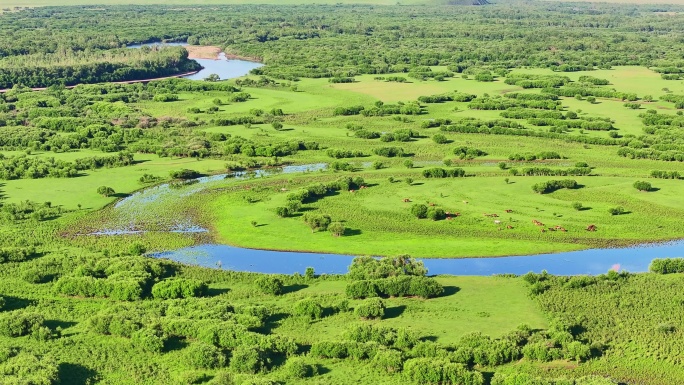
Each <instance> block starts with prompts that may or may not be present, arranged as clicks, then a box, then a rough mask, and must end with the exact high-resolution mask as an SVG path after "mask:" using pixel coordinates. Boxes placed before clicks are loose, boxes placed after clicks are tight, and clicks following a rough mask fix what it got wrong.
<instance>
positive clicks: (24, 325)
mask: <svg viewBox="0 0 684 385" xmlns="http://www.w3.org/2000/svg"><path fill="white" fill-rule="evenodd" d="M44 322H45V319H44V317H43V316H42V315H41V314H38V313H24V312H16V311H15V312H8V313H3V314H1V315H0V335H1V336H4V337H21V336H25V335H29V334H36V333H39V332H40V330H41V328H42V327H43V323H44Z"/></svg>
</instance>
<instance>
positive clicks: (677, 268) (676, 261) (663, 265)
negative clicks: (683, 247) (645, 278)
mask: <svg viewBox="0 0 684 385" xmlns="http://www.w3.org/2000/svg"><path fill="white" fill-rule="evenodd" d="M648 270H649V271H650V272H652V273H657V274H674V273H684V258H656V259H654V260H652V261H651V264H650V265H649V266H648Z"/></svg>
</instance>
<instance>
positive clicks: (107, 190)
mask: <svg viewBox="0 0 684 385" xmlns="http://www.w3.org/2000/svg"><path fill="white" fill-rule="evenodd" d="M97 193H98V194H100V195H102V196H103V197H105V198H106V197H110V196H112V195H114V194H115V192H114V189H113V188H111V187H107V186H100V187H98V188H97Z"/></svg>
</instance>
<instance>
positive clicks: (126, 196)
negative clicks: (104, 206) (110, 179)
mask: <svg viewBox="0 0 684 385" xmlns="http://www.w3.org/2000/svg"><path fill="white" fill-rule="evenodd" d="M129 196H131V194H126V193H116V194H112V195H110V197H114V198H128V197H129Z"/></svg>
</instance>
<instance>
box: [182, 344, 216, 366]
mask: <svg viewBox="0 0 684 385" xmlns="http://www.w3.org/2000/svg"><path fill="white" fill-rule="evenodd" d="M184 350H185V359H186V361H187V362H188V363H189V364H190V366H192V367H193V368H197V369H215V368H221V367H223V366H225V365H226V356H225V355H223V352H221V350H220V349H219V348H217V347H215V346H214V345H210V344H207V343H205V342H195V343H192V344H190V346H189V347H188V348H186V349H184Z"/></svg>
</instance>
